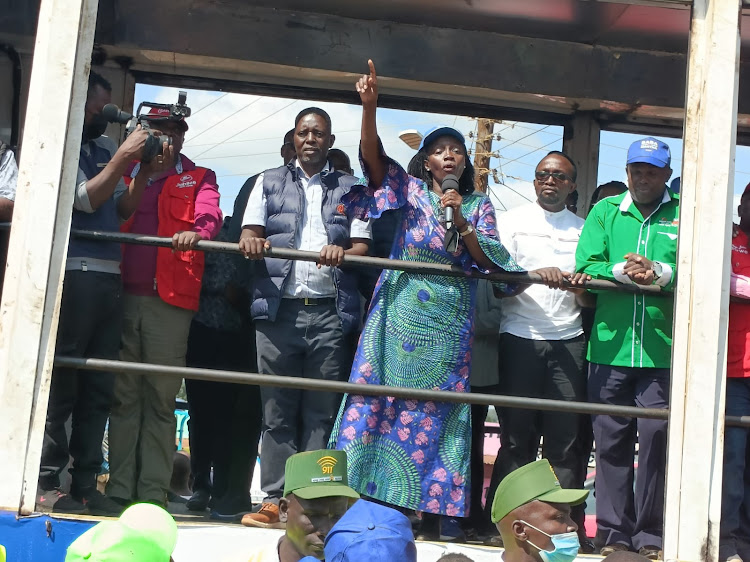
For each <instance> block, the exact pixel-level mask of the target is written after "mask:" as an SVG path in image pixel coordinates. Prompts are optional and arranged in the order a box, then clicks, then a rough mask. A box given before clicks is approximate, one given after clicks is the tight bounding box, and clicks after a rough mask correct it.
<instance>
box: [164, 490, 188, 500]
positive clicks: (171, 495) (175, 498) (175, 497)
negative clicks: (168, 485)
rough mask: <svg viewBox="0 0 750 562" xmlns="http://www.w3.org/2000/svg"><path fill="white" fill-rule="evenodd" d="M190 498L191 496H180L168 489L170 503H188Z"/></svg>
mask: <svg viewBox="0 0 750 562" xmlns="http://www.w3.org/2000/svg"><path fill="white" fill-rule="evenodd" d="M188 499H189V498H183V497H182V496H178V495H177V494H175V493H174V492H173V491H172V490H168V491H167V501H168V502H169V503H187V501H188Z"/></svg>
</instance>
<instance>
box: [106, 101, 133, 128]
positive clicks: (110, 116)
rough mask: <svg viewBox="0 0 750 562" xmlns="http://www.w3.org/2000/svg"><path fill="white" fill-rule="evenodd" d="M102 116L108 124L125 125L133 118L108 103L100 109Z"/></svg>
mask: <svg viewBox="0 0 750 562" xmlns="http://www.w3.org/2000/svg"><path fill="white" fill-rule="evenodd" d="M102 115H103V116H104V118H105V119H106V120H107V121H109V122H110V123H127V122H128V121H129V120H130V119H131V118H132V117H133V116H132V115H131V114H130V113H127V112H125V111H122V110H121V109H120V108H119V107H117V106H116V105H115V104H113V103H108V104H107V105H105V106H104V107H103V108H102Z"/></svg>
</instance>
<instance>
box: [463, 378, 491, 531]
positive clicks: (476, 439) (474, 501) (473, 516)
mask: <svg viewBox="0 0 750 562" xmlns="http://www.w3.org/2000/svg"><path fill="white" fill-rule="evenodd" d="M471 391H472V392H477V393H480V394H498V385H492V386H473V387H471ZM488 410H489V406H483V405H481V404H472V405H471V494H470V496H469V517H468V518H467V521H466V524H467V525H468V526H469V527H473V528H474V529H479V530H483V529H484V528H485V527H487V526H489V525H490V524H491V523H490V521H489V519H486V518H485V517H484V511H483V507H482V494H483V493H484V424H485V421H486V420H487V411H488ZM487 503H488V504H491V503H492V498H491V497H490V496H487ZM490 507H491V506H490Z"/></svg>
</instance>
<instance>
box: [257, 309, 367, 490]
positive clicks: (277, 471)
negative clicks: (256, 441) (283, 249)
mask: <svg viewBox="0 0 750 562" xmlns="http://www.w3.org/2000/svg"><path fill="white" fill-rule="evenodd" d="M255 329H256V341H257V345H258V370H259V371H260V372H261V373H264V374H270V375H282V376H295V377H306V378H311V379H322V380H336V381H344V380H346V379H347V377H348V376H349V371H350V370H351V367H352V354H351V344H350V342H349V338H345V337H344V334H343V331H342V329H341V321H340V320H339V317H338V314H337V313H336V306H335V305H334V304H333V302H331V303H330V304H319V305H313V306H305V304H304V300H303V299H281V305H280V306H279V311H278V313H277V315H276V320H275V321H274V322H270V321H268V320H260V321H257V322H256V323H255ZM261 398H262V400H263V442H262V445H261V454H260V466H261V487H262V488H263V491H264V492H265V493H266V494H267V495H268V500H270V501H278V500H279V499H280V498H281V497H282V495H283V493H284V469H285V465H286V460H287V459H288V458H289V457H290V456H292V455H293V454H295V453H297V452H302V451H314V450H317V449H325V448H326V446H327V445H328V438H329V436H330V433H331V429H332V428H333V423H334V420H335V417H336V414H337V413H338V409H339V406H340V405H341V394H338V393H333V392H315V391H310V390H294V389H290V388H276V387H270V386H264V387H262V388H261Z"/></svg>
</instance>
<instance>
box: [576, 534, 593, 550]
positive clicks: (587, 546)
mask: <svg viewBox="0 0 750 562" xmlns="http://www.w3.org/2000/svg"><path fill="white" fill-rule="evenodd" d="M578 542H579V543H580V545H581V546H579V547H578V554H594V552H595V551H596V547H595V546H594V543H593V541H592V540H591V539H589V538H588V537H578Z"/></svg>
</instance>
